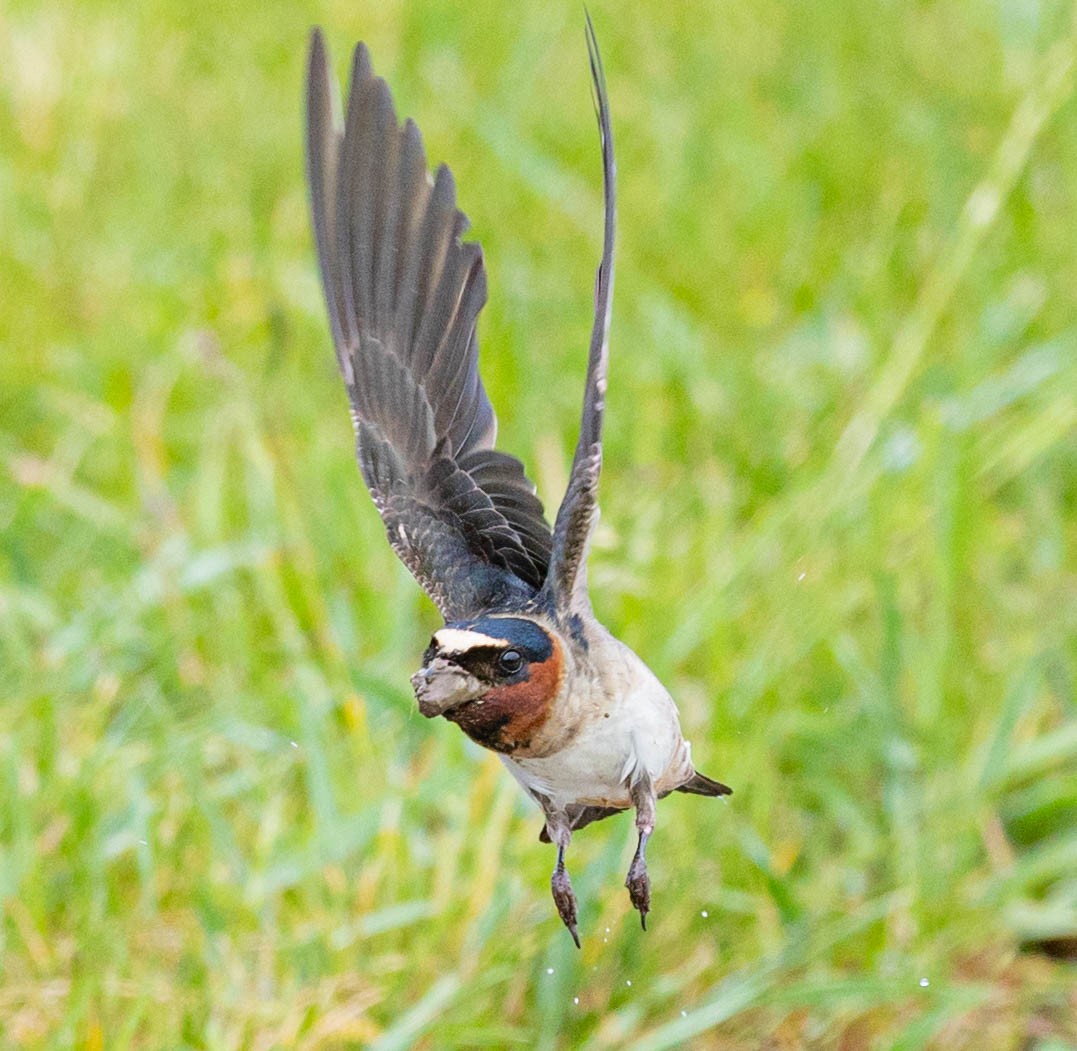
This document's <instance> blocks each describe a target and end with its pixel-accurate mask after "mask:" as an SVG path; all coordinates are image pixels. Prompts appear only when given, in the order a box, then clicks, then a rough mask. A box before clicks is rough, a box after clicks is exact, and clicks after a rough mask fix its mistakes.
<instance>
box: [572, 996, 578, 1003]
mask: <svg viewBox="0 0 1077 1051" xmlns="http://www.w3.org/2000/svg"><path fill="white" fill-rule="evenodd" d="M572 1002H573V1003H574V1004H578V1003H579V1002H580V998H579V997H578V996H574V997H573V998H572Z"/></svg>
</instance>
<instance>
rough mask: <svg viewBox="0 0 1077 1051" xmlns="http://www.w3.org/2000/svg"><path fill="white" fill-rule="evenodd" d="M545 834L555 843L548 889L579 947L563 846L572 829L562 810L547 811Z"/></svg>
mask: <svg viewBox="0 0 1077 1051" xmlns="http://www.w3.org/2000/svg"><path fill="white" fill-rule="evenodd" d="M546 834H547V835H548V836H549V837H550V841H551V842H552V843H556V844H557V864H556V865H555V866H554V869H553V875H552V876H551V877H550V890H552V891H553V901H554V904H555V905H556V906H557V912H558V914H559V915H560V917H561V920H562V922H563V923H564V925H565V926H566V927H567V928H568V933H569V934H571V935H572V940H573V941H574V942H575V943H576V948H577V949H578V948H579V947H580V935H579V931H577V929H576V895H575V894H574V893H573V892H572V881H571V880H570V879H569V878H568V870H567V869H566V868H565V848H566V847H568V844H569V841H570V840H571V839H572V829H571V827H570V826H569V822H568V816H567V815H566V814H565V813H564V811H560V812H556V811H555V812H547V814H546Z"/></svg>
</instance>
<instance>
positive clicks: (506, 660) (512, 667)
mask: <svg viewBox="0 0 1077 1051" xmlns="http://www.w3.org/2000/svg"><path fill="white" fill-rule="evenodd" d="M497 663H498V667H500V668H501V670H502V671H503V672H505V673H506V674H508V675H512V674H513V673H514V672H518V671H519V670H520V669H521V668H522V667H523V663H524V659H523V657H521V656H520V654H519V651H517V650H505V652H504V653H502V654H501V656H500V657H498V659H497Z"/></svg>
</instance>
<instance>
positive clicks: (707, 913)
mask: <svg viewBox="0 0 1077 1051" xmlns="http://www.w3.org/2000/svg"><path fill="white" fill-rule="evenodd" d="M699 915H700V916H702V917H703V919H706V918H707V917H708V916H709V915H710V913H709V912H707V910H706V909H704V910H703V911H702V912H701V913H700V914H699Z"/></svg>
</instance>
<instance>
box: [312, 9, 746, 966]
mask: <svg viewBox="0 0 1077 1051" xmlns="http://www.w3.org/2000/svg"><path fill="white" fill-rule="evenodd" d="M587 47H588V54H589V57H590V66H591V77H592V81H593V85H594V98H595V107H596V110H597V116H598V126H599V131H600V134H601V144H602V170H603V186H604V200H605V227H604V238H603V249H602V258H601V262H600V263H599V266H598V271H597V274H596V277H595V290H594V326H593V328H592V332H591V345H590V353H589V356H588V363H587V379H586V386H585V390H584V399H583V413H582V420H581V424H580V435H579V441H578V443H577V445H576V451H575V456H574V457H573V461H572V470H571V474H570V477H569V482H568V488H567V490H566V492H565V495H564V499H563V500H562V501H561V506H560V508H559V510H558V512H557V518H556V520H555V522H554V526H553V529H552V530H551V528H550V526H549V525H548V524H547V521H546V518H545V517H544V514H543V508H542V504H541V502H540V501H539V499H538V497H537V496H536V495H535V487H534V486H533V485H532V484H531V482H530V481H529V480H528V478H527V476H526V475H525V474H524V468H523V465H522V464H521V463H520V461H519V460H517V459H516V458H515V457H513V456H510V455H509V454H507V453H504V452H501V451H500V450H499V449H497V448H496V446H495V442H494V439H495V435H496V431H497V420H496V417H495V416H494V410H493V408H492V407H491V405H490V400H489V398H488V397H487V395H486V391H485V390H484V388H483V384H482V380H481V379H480V378H479V370H478V343H477V337H476V323H477V321H478V316H479V312H480V311H481V309H482V307H483V305H484V304H485V302H486V271H485V268H484V266H483V258H482V249H481V248H480V246H479V245H478V244H475V243H472V242H468V241H463V240H462V239H461V238H462V236H463V234H464V232H465V231H466V229H467V227H468V221H467V218H466V217H465V216H464V214H463V212H461V211H460V210H459V209H458V208H457V205H456V187H455V184H454V182H453V177H452V174H451V173H450V171H449V169H448V168H447V167H446V166H445V165H444V164H442V165H441V166H439V167H438V169H437V171H436V172H435V173H434V175H433V177H431V176H430V174H429V170H428V168H427V162H426V155H425V152H424V149H423V141H422V136H421V135H420V133H419V129H418V128H417V127H416V126H415V124H414V123H413V122H412V121H411V120H410V119H409V120H406V121H404V123H403V124H400V122H399V121H398V120H397V116H396V112H395V110H394V107H393V101H392V98H391V96H390V93H389V89H388V87H387V86H386V84H385V81H384V80H382V79H381V78H380V77H376V76H374V73H373V70H372V67H371V61H370V54H369V52H368V50H367V48H366V46H365V45H364V44H361V43H360V44H359V45H358V46H357V47H356V49H355V52H354V57H353V60H352V70H351V85H350V90H349V93H348V104H347V113H346V114H342V113H341V107H340V102H339V99H338V96H337V90H336V82H335V79H334V77H333V74H332V72H331V70H330V64H329V56H328V52H327V49H326V44H325V40H324V38H323V36H322V33H321V31H320V30H319V29H315V30H314V31H313V33H312V36H311V42H310V54H309V65H308V77H307V132H308V139H307V174H308V178H309V181H310V201H311V213H312V219H313V226H314V235H315V241H316V243H317V250H318V261H319V264H320V268H321V276H322V283H323V286H324V290H325V301H326V305H327V308H328V313H329V326H330V330H331V333H332V338H333V343H334V345H335V347H336V355H337V364H338V365H339V367H340V373H341V375H342V377H343V379H344V384H345V387H346V388H347V392H348V399H349V401H350V403H351V415H352V422H353V423H354V425H355V436H356V448H357V453H358V459H359V466H360V469H361V471H362V475H363V478H364V479H365V481H366V484H367V486H368V488H369V489H370V493H371V496H372V497H373V498H374V504H375V506H376V507H377V509H378V512H379V513H380V514H381V517H382V519H383V521H384V523H385V530H386V533H387V534H388V538H389V543H390V544H391V545H392V547H393V549H394V550H395V551H396V553H397V555H398V556H399V557H400V559H401V561H403V563H404V565H406V566H407V567H408V569H409V570H410V571H411V573H412V574H413V575H414V576H415V579H416V580H417V581H418V583H419V584H420V585H421V586H422V588H423V590H424V591H425V592H426V593H427V594H428V595H429V596H430V598H431V599H432V600H433V602H434V604H435V605H436V606H437V608H438V611H439V612H440V613H441V615H442V617H443V618H444V621H445V624H444V627H442V628H440V629H439V630H438V631H436V632H435V633H434V637H433V638H432V640H431V642H430V646H429V648H428V649H427V650H426V652H425V653H424V654H423V658H422V667H421V668H420V670H419V671H418V672H416V673H415V675H414V676H412V679H411V682H412V686H413V687H414V690H415V696H416V699H417V701H418V705H419V710H420V712H422V714H423V715H425V716H427V717H429V718H433V717H435V716H443V717H444V718H446V719H448V720H449V721H450V722H454V723H456V724H457V725H458V726H459V727H460V728H461V729H462V730H463V731H464V733H466V734H467V735H468V737H470V738H471V739H472V740H473V741H475V742H477V743H478V744H480V745H482V746H483V747H485V748H489V749H492V750H493V751H495V752H497V753H498V755H499V756H500V758H501V760H502V762H503V763H504V764H505V766H506V767H507V768H508V770H509V772H510V773H511V774H512V775H513V777H515V778H516V780H517V781H518V782H519V783H520V785H521V786H522V788H523V790H524V791H525V792H526V793H527V795H528V796H529V797H530V798H531V799H532V800H534V802H535V803H536V804H538V806H539V807H540V808H541V809H542V813H543V816H544V817H545V823H544V826H543V829H542V832H541V834H540V839H541V840H542V841H543V842H552V843H553V844H554V845H556V847H557V861H556V865H555V867H554V870H553V875H552V877H551V881H550V882H551V889H552V892H553V898H554V902H555V904H556V906H557V911H558V913H559V914H560V916H561V919H562V920H563V922H564V924H565V926H566V927H567V928H568V930H569V932H570V933H571V935H572V938H573V940H574V941H575V943H576V945H577V946H578V945H579V944H580V939H579V933H578V929H577V906H576V898H575V895H574V894H573V890H572V884H571V881H570V880H569V875H568V872H567V870H566V868H565V851H566V850H567V848H568V845H569V841H570V840H571V838H572V833H573V832H574V831H577V830H578V829H581V828H583V827H584V826H585V825H589V824H590V823H591V822H593V821H598V820H599V819H601V818H604V817H608V816H609V815H611V814H616V813H618V812H620V811H622V810H628V809H634V810H635V815H636V829H637V831H638V835H639V840H638V847H637V849H636V852H635V856H634V857H633V859H632V863H631V866H630V867H629V870H628V875H627V878H626V880H625V886H626V887H627V888H628V892H629V897H630V898H631V901H632V905H633V906H634V907H635V908H636V909H637V910H638V911H639V914H640V920H641V922H642V925H643V927H644V929H646V926H647V913H648V911H649V910H650V907H651V886H650V879H649V877H648V875H647V863H646V860H645V851H646V848H647V842H648V840H649V838H650V836H651V833H652V832H653V831H654V827H655V809H656V801H657V800H658V799H660V798H661V797H662V796H665V795H667V794H668V793H670V792H673V791H679V792H691V793H695V794H698V795H703V796H722V795H726V794H728V793H729V792H730V789H729V788H727V787H726V786H725V785H723V784H721V783H720V782H718V781H713V780H711V779H710V778H709V777H706V776H704V775H703V774H701V773H699V772H698V771H697V770H696V769H695V767H694V766H693V765H692V758H691V751H690V747H689V745H688V742H687V741H685V739H684V737H683V735H682V733H681V727H680V721H679V719H678V716H677V708H676V705H675V704H674V702H673V700H672V698H671V697H670V695H669V693H668V692H667V690H666V689H665V688H664V687H663V686H662V684H661V683H660V682H659V681H658V679H657V678H656V677H655V675H654V674H653V673H652V672H651V670H650V669H649V668H648V667H647V666H646V665H645V664H644V663H643V661H642V660H641V659H640V658H639V657H638V656H637V655H636V654H635V653H634V652H633V651H632V650H630V649H629V648H628V647H627V646H626V645H625V644H624V643H622V642H620V641H619V640H618V639H616V638H614V637H613V636H612V635H611V634H610V633H609V632H608V631H607V630H606V629H605V628H604V627H603V626H602V625H601V624H600V623H599V622H598V620H597V619H596V618H595V615H594V613H593V611H592V608H591V602H590V598H589V596H588V591H587V577H586V568H585V562H586V557H587V550H588V546H589V542H590V538H591V533H592V531H593V529H594V526H595V522H596V520H597V518H598V504H597V494H598V481H599V473H600V471H601V467H602V417H603V413H604V409H605V399H606V371H607V361H608V333H609V325H610V307H611V302H612V293H613V245H614V227H615V211H616V209H615V192H614V179H615V170H614V157H613V134H612V129H611V126H610V111H609V104H608V101H607V97H606V85H605V78H604V75H603V71H602V62H601V58H600V56H599V53H598V46H597V43H596V40H595V35H594V27H593V26H592V24H591V20H590V18H589V17H588V18H587Z"/></svg>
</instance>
